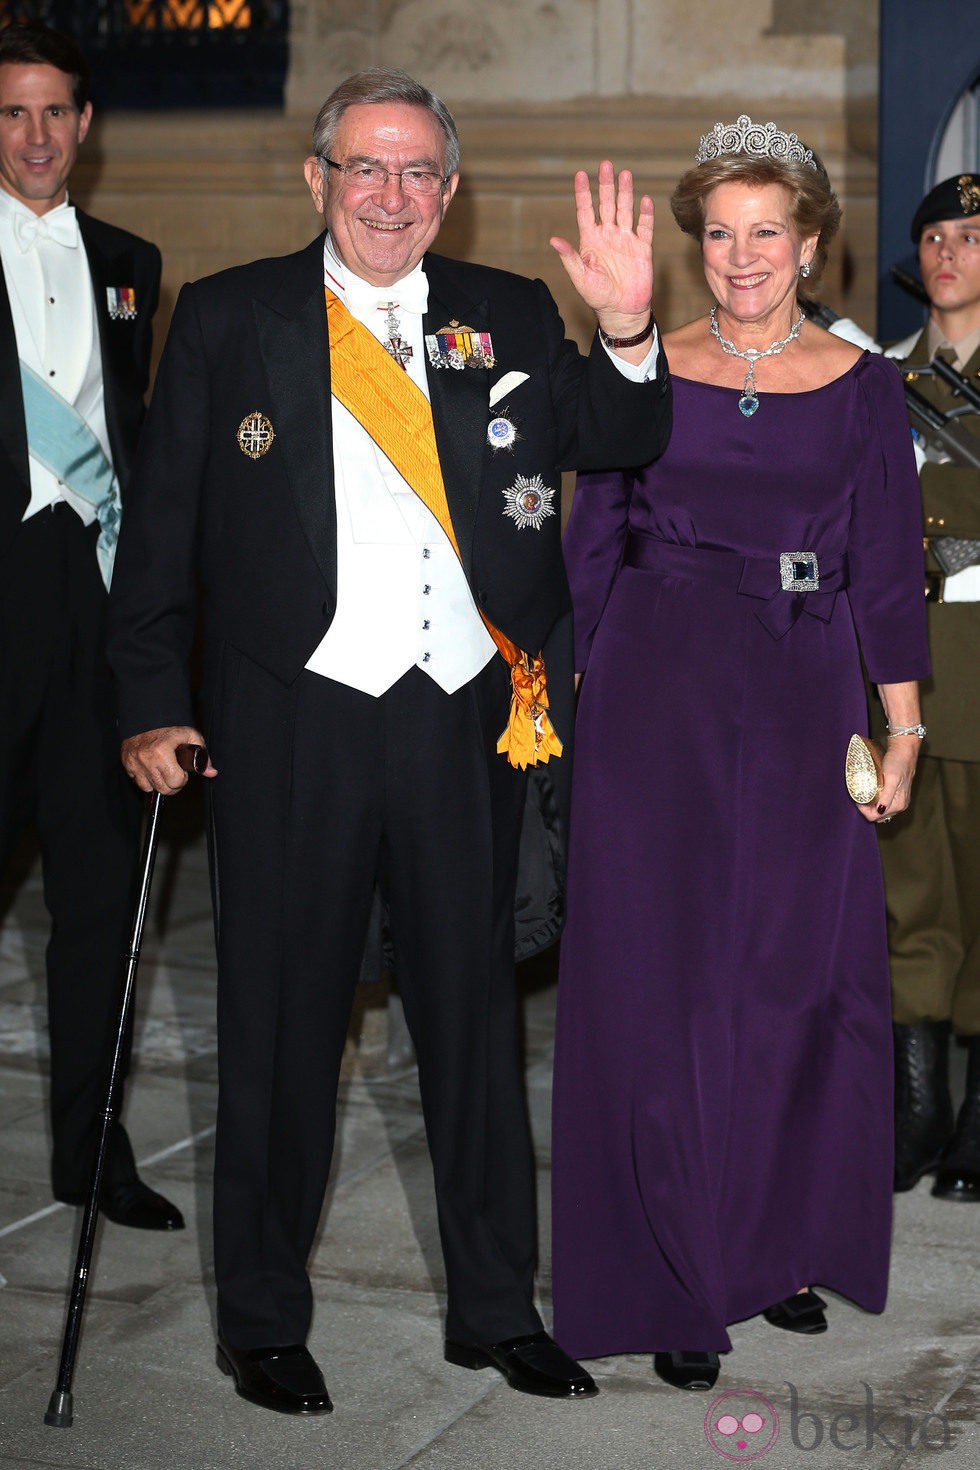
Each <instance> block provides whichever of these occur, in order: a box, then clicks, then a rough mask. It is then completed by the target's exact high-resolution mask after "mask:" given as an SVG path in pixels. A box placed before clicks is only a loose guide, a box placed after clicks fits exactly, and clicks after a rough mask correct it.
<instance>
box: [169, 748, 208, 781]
mask: <svg viewBox="0 0 980 1470" xmlns="http://www.w3.org/2000/svg"><path fill="white" fill-rule="evenodd" d="M176 756H177V764H178V766H180V768H181V770H182V771H190V772H191V773H192V774H193V775H196V776H200V775H201V774H202V772H204V771H206V770H207V768H208V764H209V760H210V757H209V756H208V752H207V747H206V746H203V745H178V746H177V750H176Z"/></svg>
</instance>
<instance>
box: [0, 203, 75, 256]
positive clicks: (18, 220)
mask: <svg viewBox="0 0 980 1470" xmlns="http://www.w3.org/2000/svg"><path fill="white" fill-rule="evenodd" d="M14 237H15V239H16V241H17V244H18V245H19V246H20V248H21V251H22V252H23V254H25V255H26V254H27V252H28V250H30V248H31V246H32V245H33V244H34V243H35V241H37V240H38V239H41V240H55V241H56V242H57V243H58V244H59V245H67V246H69V247H70V248H72V249H74V248H75V246H77V244H78V220H77V219H76V218H75V210H74V208H73V207H72V206H71V205H70V204H69V206H68V207H67V209H55V210H52V211H51V213H50V214H15V215H14Z"/></svg>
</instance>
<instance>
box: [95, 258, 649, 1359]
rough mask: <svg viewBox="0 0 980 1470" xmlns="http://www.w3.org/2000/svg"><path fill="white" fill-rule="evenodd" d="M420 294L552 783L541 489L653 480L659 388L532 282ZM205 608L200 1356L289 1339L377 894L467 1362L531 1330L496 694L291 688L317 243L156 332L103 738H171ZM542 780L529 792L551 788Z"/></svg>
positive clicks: (484, 577) (325, 550)
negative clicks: (581, 343)
mask: <svg viewBox="0 0 980 1470" xmlns="http://www.w3.org/2000/svg"><path fill="white" fill-rule="evenodd" d="M424 265H425V270H426V274H427V276H428V280H429V306H428V311H427V314H426V317H425V322H424V327H425V332H426V333H427V334H432V333H436V332H439V331H440V330H444V329H448V328H449V327H450V324H451V323H454V322H455V323H459V324H461V325H462V326H466V327H470V328H473V329H474V330H476V331H482V332H489V333H490V337H491V341H492V349H493V354H494V357H495V363H494V366H493V368H492V369H469V368H467V369H464V370H462V371H454V370H451V369H442V370H437V369H434V368H433V367H431V366H429V368H428V382H429V390H430V399H431V405H432V414H433V421H434V425H435V433H436V440H437V445H438V449H439V458H440V464H441V468H442V473H443V478H444V481H445V486H446V495H447V499H448V503H449V509H450V513H451V516H452V521H453V527H454V530H455V534H456V537H457V540H458V543H459V548H460V553H461V558H462V563H463V567H464V570H465V573H466V576H467V580H468V582H469V585H470V588H471V590H472V592H473V595H474V598H475V599H476V601H477V603H478V605H479V606H480V607H481V608H482V609H483V611H484V612H485V613H486V615H487V617H488V618H489V619H490V621H491V622H492V623H494V624H495V625H496V626H497V627H498V628H500V629H501V630H502V631H503V632H504V633H506V634H507V635H508V636H509V637H510V638H511V639H512V640H513V641H514V642H515V643H516V644H517V645H518V646H519V647H521V648H524V649H526V650H528V651H530V652H536V651H537V650H539V649H541V648H544V649H545V651H546V654H547V656H548V658H549V661H550V670H551V676H550V678H549V684H550V687H551V697H552V706H553V711H554V723H555V725H556V728H557V729H558V732H559V734H560V736H561V737H562V739H563V740H565V741H566V743H567V746H568V750H569V753H570V748H571V657H570V606H569V597H568V588H567V583H566V578H565V571H564V566H563V563H562V557H561V545H560V519H561V518H560V510H559V506H560V474H561V471H562V469H565V468H579V467H581V468H589V469H595V468H599V467H601V466H605V465H612V464H616V465H631V464H637V463H642V462H644V461H646V460H649V459H651V458H653V457H654V456H655V455H657V454H658V453H659V452H660V450H661V449H662V447H663V444H664V443H665V441H666V436H667V433H668V431H669V423H670V396H669V383H668V381H667V379H666V374H665V372H663V371H662V372H661V376H660V378H659V379H658V380H657V381H656V382H651V383H646V384H635V383H632V382H629V381H627V380H625V379H624V378H623V376H622V375H621V374H620V373H619V372H618V371H617V369H616V368H615V366H614V365H613V364H612V363H611V362H610V360H609V358H608V355H607V354H606V352H605V350H604V349H603V348H602V347H601V346H600V345H596V346H595V347H594V349H593V351H592V353H591V354H590V356H589V357H588V358H583V357H582V356H581V355H580V354H579V352H578V350H577V348H576V347H575V346H574V344H572V343H570V342H569V341H568V340H567V339H566V338H565V335H564V330H563V327H562V324H561V321H560V318H559V316H558V312H557V310H556V308H555V305H554V302H553V300H552V298H551V296H550V295H549V293H548V291H547V290H546V288H545V287H544V286H543V285H542V283H541V282H540V281H536V282H532V281H529V280H526V279H524V278H522V277H519V276H515V275H511V274H508V273H506V272H503V271H498V270H492V269H489V268H485V267H481V266H475V265H469V264H464V263H461V262H458V261H453V260H448V259H445V258H443V257H440V256H437V255H428V256H426V258H425V262H424ZM662 366H663V365H662V363H661V368H662ZM508 373H515V374H522V375H524V376H523V377H522V380H521V381H520V382H519V383H517V384H516V385H515V386H513V387H512V388H511V389H510V390H509V391H508V392H507V393H506V394H505V395H504V396H503V397H502V398H501V400H500V401H499V403H497V404H496V405H495V407H494V409H493V411H492V412H491V410H490V407H489V395H490V391H491V388H492V386H493V385H494V384H496V383H498V382H499V381H500V380H501V379H502V378H503V377H504V375H505V374H508ZM255 413H261V414H263V415H264V416H265V417H266V418H267V419H268V420H269V422H270V424H271V425H272V429H273V432H274V435H275V437H274V439H273V440H272V442H271V445H270V446H269V447H268V449H267V451H266V452H265V453H263V454H261V455H260V456H259V457H258V458H252V457H250V456H249V455H247V454H246V453H245V452H244V451H243V449H242V447H241V445H240V444H239V441H238V431H239V426H240V425H241V424H242V423H243V421H244V420H245V419H246V418H247V417H249V416H250V415H253V414H255ZM497 413H504V414H505V415H506V416H507V417H508V418H509V419H510V420H511V422H512V423H514V424H515V425H516V427H517V429H518V433H519V438H518V439H517V441H516V443H515V445H514V447H513V448H512V449H511V450H504V451H496V452H495V451H494V450H493V449H492V448H491V447H490V444H489V443H488V435H487V429H488V425H489V422H490V419H491V417H493V416H494V415H495V414H497ZM519 476H523V477H524V478H525V479H527V480H532V481H535V480H536V479H537V478H538V477H540V482H541V484H542V485H543V486H544V487H545V488H548V489H551V490H553V491H554V497H553V502H552V504H553V509H554V514H552V515H551V516H549V517H546V518H545V519H544V520H543V521H542V522H541V523H540V525H538V526H528V527H524V528H521V527H519V526H518V525H517V524H516V523H515V521H514V520H513V519H511V518H510V517H508V516H507V515H505V510H506V507H507V501H506V498H505V492H506V491H507V490H508V489H509V488H511V487H512V486H514V485H516V483H517V481H518V477H519ZM199 586H200V588H201V590H202V594H203V612H204V649H205V675H206V700H205V708H206V715H205V734H206V736H207V739H208V743H209V747H210V748H211V752H212V757H213V759H214V763H215V765H216V766H217V768H218V771H219V774H218V776H217V778H216V779H215V781H214V783H213V786H212V788H211V789H212V791H213V802H212V819H213V830H212V877H213V882H214V887H215V894H216V906H217V917H218V948H219V1057H220V1072H221V1088H220V1102H219V1116H218V1142H217V1158H216V1179H215V1222H216V1274H217V1279H218V1295H219V1320H220V1322H221V1324H222V1327H223V1330H224V1331H225V1333H226V1335H227V1336H228V1337H229V1339H230V1340H231V1341H232V1342H233V1343H234V1344H235V1345H236V1346H242V1347H248V1346H261V1345H268V1344H269V1343H270V1342H279V1343H282V1342H291V1341H296V1340H302V1338H303V1337H304V1336H305V1334H306V1330H307V1328H308V1325H309V1314H310V1309H311V1301H310V1296H309V1289H308V1285H307V1283H306V1279H305V1275H304V1267H305V1258H306V1252H307V1251H308V1250H309V1248H310V1244H311V1242H312V1239H313V1235H314V1231H315V1227H316V1220H317V1215H318V1212H319V1208H320V1203H321V1200H322V1194H323V1186H324V1184H325V1180H326V1168H327V1166H328V1165H329V1158H330V1141H331V1139H332V1131H333V1093H334V1091H335V1087H336V1076H337V1069H338V1067H339V1058H340V1051H341V1049H342V1046H343V1038H344V1034H345V1029H346V1020H347V1015H348V1013H349V1006H350V993H351V990H352V988H353V985H354V983H355V981H356V977H357V972H358V959H359V954H360V947H361V945H362V944H363V937H364V926H365V925H366V922H367V912H368V909H369V906H370V898H371V891H372V889H373V885H374V882H375V880H376V879H378V880H379V881H380V882H381V883H382V886H383V888H384V889H385V892H386V896H387V897H388V898H389V900H390V903H391V909H392V929H393V935H394V945H395V951H396V958H397V966H398V977H399V987H400V990H401V992H402V995H403V998H404V1000H405V1005H406V1014H407V1017H408V1020H409V1025H410V1027H411V1029H412V1033H413V1039H414V1041H415V1045H416V1049H417V1051H418V1054H419V1062H420V1083H421V1087H422V1100H423V1107H424V1109H425V1115H426V1125H427V1130H428V1137H429V1144H430V1150H431V1152H432V1156H433V1163H434V1167H435V1173H436V1197H437V1202H438V1206H439V1221H440V1230H441V1234H442V1243H443V1250H444V1255H445V1259H446V1267H447V1276H448V1286H449V1307H448V1313H447V1331H449V1332H450V1334H451V1335H452V1336H455V1337H460V1338H462V1339H464V1340H467V1339H468V1340H471V1341H487V1340H500V1339H501V1338H505V1337H509V1336H515V1335H517V1334H519V1333H521V1332H525V1331H533V1330H535V1328H536V1326H537V1325H538V1319H537V1316H536V1314H535V1313H534V1311H533V1308H532V1306H531V1302H530V1296H531V1273H532V1271H533V1257H534V1223H533V1187H532V1184H531V1179H532V1163H531V1158H530V1153H529V1148H528V1142H527V1130H526V1121H525V1119H524V1113H523V1103H522V1101H521V1086H522V1079H521V1075H520V1067H519V1063H518V1060H517V1049H516V1044H515V1035H514V1033H515V1026H514V985H513V944H514V922H513V905H514V868H515V863H516V845H517V835H518V831H519V827H520V813H521V810H522V808H523V801H524V792H525V781H524V778H523V777H522V776H520V775H519V774H518V773H516V772H514V771H512V770H510V768H509V767H507V766H506V765H505V763H504V761H503V758H502V757H500V756H497V755H495V754H494V753H493V744H494V742H495V739H496V735H497V734H498V733H499V731H500V730H501V729H502V727H503V725H504V722H505V717H506V712H507V694H508V682H507V677H506V671H505V670H504V667H503V664H502V661H501V660H499V659H495V660H493V661H492V663H491V664H490V665H489V666H488V668H487V670H485V671H484V673H483V674H481V675H480V676H478V678H477V679H475V680H473V681H472V683H471V684H470V685H467V686H464V688H463V690H461V691H458V692H457V694H455V695H452V696H447V695H445V694H443V692H442V691H441V690H439V689H438V688H437V686H435V685H434V684H433V683H432V681H431V680H429V679H427V678H426V677H425V676H424V675H423V674H421V673H419V671H418V670H412V671H410V673H409V674H407V675H405V676H404V679H402V680H400V681H399V683H398V684H397V685H396V686H394V688H393V689H392V690H391V691H389V692H388V693H387V694H385V695H382V696H381V698H380V699H378V700H373V699H371V698H370V697H369V696H366V695H362V694H360V693H358V692H357V691H352V690H347V689H345V688H344V687H343V686H340V685H335V684H333V683H332V681H330V680H324V679H320V678H318V676H316V675H311V674H308V673H304V666H305V664H306V662H307V660H308V659H309V658H310V656H311V654H312V652H313V650H314V649H315V648H316V646H317V644H318V643H319V641H320V639H321V638H322V636H323V634H324V632H325V631H326V629H327V628H328V627H329V625H330V621H331V619H332V617H333V614H334V610H335V606H336V596H337V542H336V508H335V503H334V496H333V446H332V435H331V399H330V355H329V348H328V334H327V318H326V305H325V300H324V289H323V237H322V236H321V237H320V238H318V239H316V240H314V241H313V242H312V243H311V244H310V245H309V246H308V247H307V248H306V249H305V250H302V251H300V252H299V253H297V254H295V255H291V256H287V257H285V258H284V259H277V260H265V261H258V262H256V263H254V264H252V265H248V266H243V267H240V268H237V269H234V270H231V271H226V272H224V273H222V274H220V275H218V276H215V277H212V278H210V279H208V280H205V281H200V282H197V283H195V284H193V285H191V286H188V287H185V289H184V290H183V292H182V293H181V296H180V299H179V301H178V303H177V309H176V312H175V314H174V319H173V325H172V327H171V332H170V337H169V339H168V343H167V347H166V349H165V352H164V356H163V360H162V362H161V367H160V371H159V374H158V377H157V383H156V388H155V391H154V395H153V401H152V403H151V406H150V410H149V414H148V418H147V423H146V428H145V431H144V434H143V438H142V441H141V447H140V453H139V457H138V461H137V465H136V469H135V473H134V478H133V489H132V495H131V502H130V507H129V511H128V513H127V517H126V522H125V526H124V530H123V536H122V541H121V545H120V554H119V558H118V561H117V568H116V576H115V581H114V584H113V591H112V599H111V603H112V615H111V637H110V658H111V660H112V663H113V666H114V670H115V673H116V677H117V682H118V686H119V699H120V711H121V722H122V733H123V735H124V736H125V735H133V734H137V733H139V732H142V731H146V730H152V729H158V728H161V727H165V726H171V725H182V724H189V725H190V724H193V723H194V710H193V704H192V692H191V689H190V686H189V679H188V655H189V651H190V647H191V642H192V639H193V636H194V629H195V618H196V614H197V605H198V588H199ZM378 595H379V596H383V595H384V589H383V588H379V589H378ZM311 729H312V730H313V731H314V734H313V735H311V733H310V731H311ZM567 765H568V759H567V758H563V759H562V760H561V761H559V762H557V763H552V766H551V767H549V768H547V769H548V770H549V771H551V770H554V774H555V776H556V777H557V778H558V783H560V784H561V785H565V784H566V782H565V780H564V779H563V778H562V777H563V773H564V770H565V768H567ZM559 771H561V772H562V776H559ZM423 854H424V855H425V856H424V858H423ZM311 956H312V958H311ZM490 1110H492V1119H491V1116H490ZM287 1158H288V1160H289V1162H288V1163H287V1162H286V1160H287Z"/></svg>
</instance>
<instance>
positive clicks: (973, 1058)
mask: <svg viewBox="0 0 980 1470" xmlns="http://www.w3.org/2000/svg"><path fill="white" fill-rule="evenodd" d="M967 1046H968V1047H969V1054H968V1058H967V1064H966V1096H965V1097H964V1099H963V1105H962V1107H961V1108H960V1111H959V1114H958V1115H957V1118H956V1128H955V1130H954V1132H953V1136H952V1138H951V1139H950V1141H949V1143H948V1144H947V1145H946V1147H945V1149H944V1150H943V1156H942V1158H941V1159H940V1160H939V1168H938V1169H937V1170H936V1182H935V1184H934V1185H933V1186H932V1192H933V1194H934V1195H935V1197H936V1199H952V1200H961V1201H962V1202H963V1203H964V1204H980V1036H971V1037H970V1038H969V1039H968V1041H967Z"/></svg>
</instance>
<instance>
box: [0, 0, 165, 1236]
mask: <svg viewBox="0 0 980 1470" xmlns="http://www.w3.org/2000/svg"><path fill="white" fill-rule="evenodd" d="M91 118H92V104H91V102H90V101H89V97H88V67H87V65H86V62H85V58H84V57H83V56H82V54H81V52H80V51H79V49H78V47H77V46H76V44H75V43H74V41H72V40H71V39H69V38H68V37H67V36H63V35H61V34H59V33H58V32H57V31H52V30H50V29H48V27H46V26H43V25H41V24H38V23H26V24H22V25H11V26H8V27H6V28H5V29H3V30H2V31H0V359H2V362H0V871H2V869H3V868H4V867H5V866H6V865H7V863H8V860H9V858H10V856H11V853H12V851H13V849H14V847H15V846H16V844H17V842H18V840H19V838H20V837H21V835H22V834H23V833H24V832H25V830H26V829H27V828H28V827H31V826H33V827H34V828H35V830H36V833H37V837H38V842H39V845H40V850H41V857H42V868H43V876H44V899H45V903H46V905H47V908H48V911H49V913H50V915H51V923H52V928H51V938H50V942H49V944H48V949H47V982H48V985H47V999H48V1029H49V1034H50V1040H51V1079H50V1107H51V1141H52V1156H51V1178H52V1186H53V1190H54V1194H55V1197H56V1198H57V1199H59V1200H62V1201H64V1202H65V1203H68V1204H82V1203H84V1201H85V1200H86V1199H87V1197H88V1190H89V1180H90V1175H91V1170H92V1164H93V1161H94V1156H95V1147H96V1143H97V1139H98V1135H99V1129H100V1126H101V1119H100V1117H99V1111H100V1108H101V1107H102V1106H103V1104H104V1099H105V1091H106V1085H107V1082H108V1073H109V1063H110V1060H111V1056H112V1045H113V1039H114V1036H115V1026H116V1016H117V1011H118V1005H119V998H120V993H121V983H122V978H123V973H124V965H125V954H126V942H127V938H128V928H129V916H130V913H131V899H132V888H133V871H134V865H135V861H136V845H137V840H138V832H139V820H140V807H139V802H138V800H137V798H136V796H135V793H134V792H133V791H132V790H131V789H130V788H129V787H128V785H127V783H126V781H125V779H123V780H120V773H119V769H118V761H117V759H114V756H115V749H116V735H115V718H114V708H113V701H112V691H111V679H110V676H109V671H108V665H107V664H106V661H105V650H104V637H105V613H106V605H107V601H108V598H107V586H108V582H109V579H110V577H111V572H112V559H113V554H114V550H115V541H116V534H117V530H118V524H119V517H120V513H121V504H120V502H121V493H122V488H123V487H124V486H125V483H126V480H127V477H128V474H129V470H130V466H131V464H132V460H133V455H134V453H135V450H136V440H137V436H138V433H139V427H140V423H141V420H142V417H143V395H144V393H145V391H146V387H147V382H148V378H149V367H150V332H151V326H150V324H151V320H152V317H153V313H154V311H155V310H156V305H157V298H158V295H159V289H160V252H159V251H158V250H157V248H156V246H155V245H151V244H149V243H148V242H147V241H146V240H141V239H139V238H138V237H137V236H135V235H131V234H129V233H128V232H127V231H125V230H120V229H116V228H115V227H113V226H112V225H107V224H104V223H103V222H102V221H101V220H97V219H93V218H92V217H91V216H90V215H87V214H85V213H83V211H82V210H80V209H77V208H76V207H75V206H74V205H73V204H71V203H70V202H69V200H68V178H69V175H70V173H71V170H72V167H73V165H74V162H75V158H76V155H77V153H78V148H79V145H80V144H81V143H82V142H83V141H84V139H85V135H86V133H87V132H88V129H89V124H90V122H91ZM103 1177H104V1188H103V1194H102V1209H103V1212H104V1213H105V1214H106V1215H108V1216H109V1218H110V1219H112V1220H115V1221H117V1222H118V1223H120V1224H122V1225H129V1226H135V1227H138V1228H142V1229H150V1230H174V1229H180V1228H181V1227H182V1226H183V1223H184V1222H183V1219H182V1217H181V1214H180V1211H179V1210H178V1209H176V1207H175V1206H174V1205H172V1204H171V1203H170V1202H169V1201H168V1200H166V1199H164V1198H163V1196H162V1195H160V1194H157V1193H156V1192H155V1191H154V1190H151V1189H150V1188H148V1186H146V1185H145V1184H144V1183H143V1182H142V1181H141V1180H140V1178H139V1176H138V1175H137V1172H136V1165H135V1162H134V1158H133V1150H132V1148H131V1146H130V1142H129V1139H128V1137H127V1134H126V1131H125V1129H124V1128H123V1126H122V1124H121V1123H119V1122H117V1123H116V1124H115V1126H114V1129H113V1133H112V1135H111V1137H110V1140H109V1150H108V1155H107V1160H106V1169H105V1174H104V1176H103Z"/></svg>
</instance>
